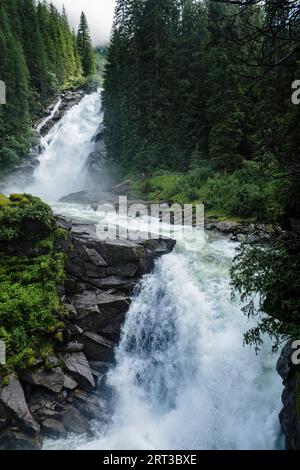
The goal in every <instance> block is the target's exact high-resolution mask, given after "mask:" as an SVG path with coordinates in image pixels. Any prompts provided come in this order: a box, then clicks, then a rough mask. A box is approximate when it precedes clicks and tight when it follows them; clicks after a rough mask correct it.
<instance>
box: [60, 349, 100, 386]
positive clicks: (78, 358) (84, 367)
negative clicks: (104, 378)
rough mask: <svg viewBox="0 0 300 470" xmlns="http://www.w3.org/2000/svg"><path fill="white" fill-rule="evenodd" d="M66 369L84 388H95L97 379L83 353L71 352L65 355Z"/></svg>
mask: <svg viewBox="0 0 300 470" xmlns="http://www.w3.org/2000/svg"><path fill="white" fill-rule="evenodd" d="M63 360H64V364H65V367H66V369H67V370H68V371H69V373H70V375H71V377H72V378H73V379H74V380H75V381H76V382H77V383H78V384H79V386H80V387H81V388H83V389H84V390H88V391H91V390H93V389H94V388H95V381H94V378H93V375H92V372H91V368H90V366H89V363H88V361H87V359H86V357H85V355H84V354H83V353H71V354H65V355H64V356H63Z"/></svg>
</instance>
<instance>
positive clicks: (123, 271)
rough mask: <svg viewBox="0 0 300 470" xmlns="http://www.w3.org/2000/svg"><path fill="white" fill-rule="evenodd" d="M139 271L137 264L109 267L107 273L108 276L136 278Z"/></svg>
mask: <svg viewBox="0 0 300 470" xmlns="http://www.w3.org/2000/svg"><path fill="white" fill-rule="evenodd" d="M137 270H138V266H137V265H136V264H133V263H129V264H125V265H120V266H109V267H108V268H107V269H106V272H107V275H108V276H121V277H134V276H135V275H136V273H137Z"/></svg>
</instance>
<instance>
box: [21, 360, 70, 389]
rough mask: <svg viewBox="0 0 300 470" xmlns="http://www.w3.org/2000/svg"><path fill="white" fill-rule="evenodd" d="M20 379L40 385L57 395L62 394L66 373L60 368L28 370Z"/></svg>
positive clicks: (22, 373)
mask: <svg viewBox="0 0 300 470" xmlns="http://www.w3.org/2000/svg"><path fill="white" fill-rule="evenodd" d="M20 377H21V379H22V380H23V381H25V382H28V383H30V384H33V385H39V386H41V387H44V388H47V389H48V390H50V391H51V392H55V393H59V392H61V391H62V389H63V386H64V373H63V371H62V369H61V368H60V367H54V368H53V369H51V370H46V369H45V367H44V366H41V367H37V368H32V369H27V370H25V371H23V372H21V374H20Z"/></svg>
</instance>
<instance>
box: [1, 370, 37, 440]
mask: <svg viewBox="0 0 300 470" xmlns="http://www.w3.org/2000/svg"><path fill="white" fill-rule="evenodd" d="M0 403H1V405H2V406H3V407H4V408H7V409H8V410H9V411H11V412H12V414H13V416H14V417H15V418H17V420H18V421H19V422H20V423H21V424H22V425H23V426H24V428H25V429H27V430H29V431H32V432H34V433H38V432H39V430H40V427H39V425H38V424H37V422H36V421H35V420H34V419H33V417H32V414H31V413H30V411H29V408H28V406H27V403H26V400H25V395H24V390H23V388H22V385H21V384H20V381H19V379H18V377H17V376H16V374H12V375H10V376H9V378H8V383H7V385H2V386H1V387H0Z"/></svg>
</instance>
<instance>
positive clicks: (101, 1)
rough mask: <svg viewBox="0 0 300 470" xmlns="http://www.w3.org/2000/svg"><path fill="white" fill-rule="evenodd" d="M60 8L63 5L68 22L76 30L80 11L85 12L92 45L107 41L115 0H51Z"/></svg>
mask: <svg viewBox="0 0 300 470" xmlns="http://www.w3.org/2000/svg"><path fill="white" fill-rule="evenodd" d="M52 3H53V4H54V5H55V6H56V7H57V8H58V9H61V8H62V6H63V5H65V7H66V10H67V13H68V17H69V22H70V24H71V25H72V26H74V27H75V29H76V30H77V28H78V23H79V17H80V13H81V12H82V11H84V12H85V14H86V16H87V18H88V22H89V25H90V30H91V35H92V39H93V42H94V45H96V46H98V45H103V44H104V43H105V42H107V41H108V39H109V35H110V31H111V26H112V21H113V13H114V5H115V0H52Z"/></svg>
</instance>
